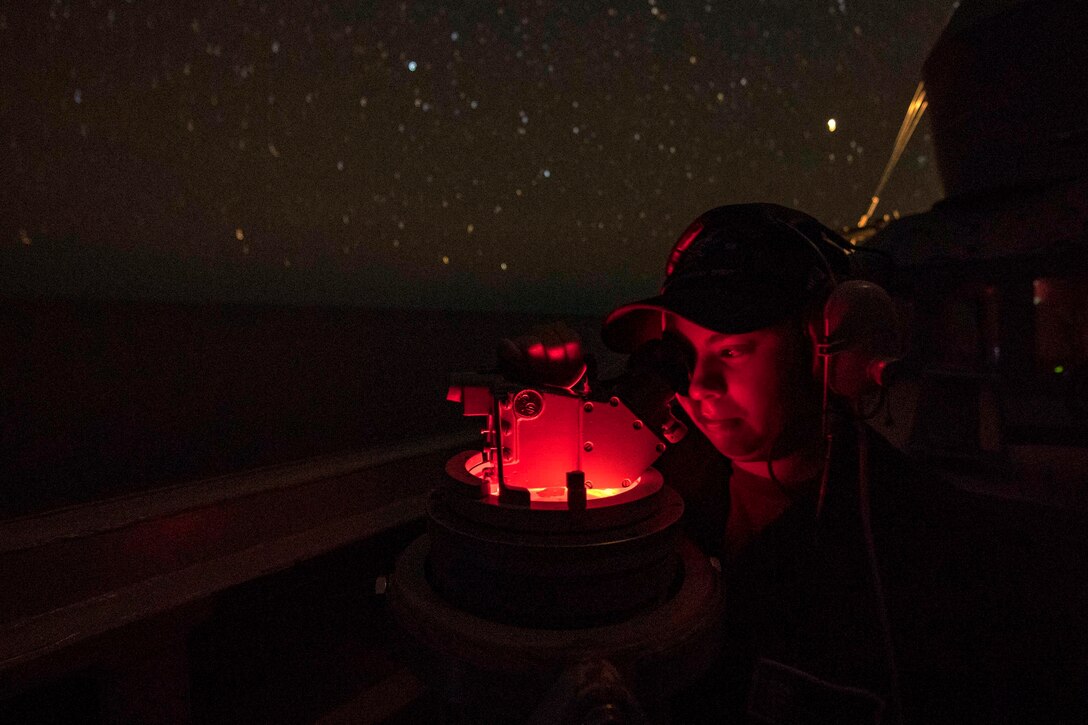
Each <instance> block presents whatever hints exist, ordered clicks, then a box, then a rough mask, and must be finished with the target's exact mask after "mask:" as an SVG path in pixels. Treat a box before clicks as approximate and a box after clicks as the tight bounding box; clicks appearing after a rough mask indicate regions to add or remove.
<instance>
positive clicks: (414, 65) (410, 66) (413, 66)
mask: <svg viewBox="0 0 1088 725" xmlns="http://www.w3.org/2000/svg"><path fill="white" fill-rule="evenodd" d="M418 67H419V64H418V63H416V62H415V61H414V60H410V61H408V71H409V72H411V73H415V72H416V68H418Z"/></svg>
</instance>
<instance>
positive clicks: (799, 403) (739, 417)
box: [666, 315, 819, 461]
mask: <svg viewBox="0 0 1088 725" xmlns="http://www.w3.org/2000/svg"><path fill="white" fill-rule="evenodd" d="M666 329H667V331H669V332H671V333H672V334H673V335H675V336H677V337H678V338H680V341H681V344H683V345H684V346H685V347H686V348H687V352H688V354H689V371H690V374H691V378H690V383H689V386H688V393H687V395H678V396H677V398H678V400H679V402H680V404H681V406H683V408H684V410H685V411H687V413H688V415H689V416H691V419H692V420H693V421H694V422H695V424H696V425H697V426H698V427H699V430H701V431H702V432H703V433H704V434H705V435H706V437H707V438H708V439H709V440H710V442H711V443H713V444H714V447H715V448H717V449H718V450H719V451H720V452H721V453H722V454H723V455H725V456H726V457H728V458H731V459H733V460H736V461H765V460H771V459H772V458H778V457H781V456H783V455H786V454H788V453H789V452H791V451H790V450H788V449H789V448H792V447H794V445H795V442H796V441H795V439H796V438H797V433H798V431H799V430H801V429H802V428H803V429H805V430H810V429H811V424H812V421H813V420H814V419H815V418H817V417H818V411H819V395H818V390H816V389H815V386H814V384H813V379H812V376H811V372H810V369H809V365H808V364H807V361H806V358H807V353H806V352H805V345H804V342H803V339H802V336H801V334H800V332H799V331H798V330H794V329H793V328H792V327H791V326H788V325H781V326H777V327H770V328H765V329H762V330H756V331H754V332H748V333H744V334H739V335H724V334H721V333H718V332H714V331H713V330H708V329H706V328H705V327H701V326H699V325H696V324H695V323H693V322H691V321H689V320H686V319H684V318H682V317H677V316H675V315H669V316H668V319H667V321H666ZM814 414H815V415H814Z"/></svg>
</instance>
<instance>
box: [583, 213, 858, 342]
mask: <svg viewBox="0 0 1088 725" xmlns="http://www.w3.org/2000/svg"><path fill="white" fill-rule="evenodd" d="M849 250H850V245H849V243H848V242H846V241H845V240H844V239H843V238H842V237H840V236H839V235H838V234H836V233H835V232H833V231H831V230H830V229H828V228H827V227H825V226H824V225H823V224H821V223H820V222H818V221H816V220H815V219H813V218H812V217H811V216H809V215H808V214H805V213H804V212H800V211H796V210H794V209H789V208H787V207H784V206H779V205H777V204H731V205H728V206H719V207H717V208H715V209H711V210H710V211H708V212H706V213H704V214H702V215H700V216H699V218H698V219H696V220H695V221H694V222H692V223H691V224H690V225H689V226H688V228H687V229H686V230H685V231H684V233H683V234H681V235H680V238H679V240H677V242H676V245H675V246H674V247H673V250H672V252H671V254H670V255H669V260H668V264H667V265H666V270H665V282H664V284H663V285H662V287H661V293H660V294H659V295H657V296H656V297H650V298H649V299H645V300H640V301H638V302H632V303H630V304H626V305H623V306H622V307H620V308H618V309H616V310H614V311H613V312H612V313H611V314H609V315H608V317H607V318H605V321H604V326H603V328H602V331H601V336H602V338H603V340H604V342H605V344H606V345H607V346H608V347H610V348H611V349H613V350H616V351H617V352H625V353H629V352H633V351H634V350H635V349H636V348H637V347H638V346H639V345H641V344H642V343H644V342H647V341H648V340H652V339H655V338H659V337H661V332H662V321H663V316H664V315H663V313H666V312H671V313H673V314H676V315H679V316H680V317H683V318H685V319H687V320H690V321H691V322H694V323H695V324H697V325H700V326H702V327H705V328H707V329H710V330H714V331H716V332H722V333H729V334H731V333H737V334H739V333H745V332H752V331H753V330H759V329H761V328H764V327H770V326H772V325H775V324H777V323H779V322H782V321H783V320H785V319H786V318H788V317H789V316H790V315H792V314H794V313H796V312H799V311H800V310H802V309H803V308H804V307H805V306H807V305H808V304H810V303H811V302H812V301H813V300H814V299H815V298H816V297H817V295H819V294H821V293H822V292H824V291H826V289H827V288H828V287H829V286H830V285H831V284H833V283H834V281H835V280H837V279H839V278H840V277H842V276H845V275H846V274H847V273H848V271H849V263H848V256H849V254H850V251H849Z"/></svg>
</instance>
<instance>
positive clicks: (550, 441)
mask: <svg viewBox="0 0 1088 725" xmlns="http://www.w3.org/2000/svg"><path fill="white" fill-rule="evenodd" d="M448 397H449V399H450V400H453V401H456V402H460V403H462V404H463V405H464V408H465V415H466V416H481V417H484V418H486V420H487V424H486V427H485V429H484V431H483V433H484V436H485V444H484V447H483V450H482V451H480V452H479V453H478V454H477V455H474V456H469V457H467V458H466V459H465V461H464V471H465V472H467V474H469V476H471V478H465V477H464V476H463V475H460V472H455V471H452V470H451V471H450V473H451V475H454V476H455V477H456V478H458V479H460V480H462V482H464V483H466V484H469V485H477V486H479V489H480V494H479V495H480V497H481V498H483V499H486V500H487V501H488V502H490V503H492V504H494V505H499V504H504V503H511V504H521V505H528V506H529V507H530V508H533V509H567V508H599V507H602V506H613V505H619V504H623V503H628V502H631V501H635V500H638V499H640V498H643V497H644V496H647V495H650V494H652V493H654V492H656V491H657V490H658V489H659V488H660V485H661V482H660V477H659V476H654V475H650V476H647V475H646V473H647V470H648V469H649V466H650V464H651V463H653V461H654V460H655V459H657V457H658V456H660V455H661V453H662V452H664V450H665V448H666V444H667V443H668V442H669V441H670V440H673V441H674V440H677V439H678V437H679V435H682V432H681V430H680V427H679V424H678V423H677V422H676V421H675V419H674V418H672V417H671V415H668V414H667V408H665V406H664V405H663V404H662V405H661V406H659V407H660V410H658V411H657V414H656V415H655V416H654V421H653V422H652V423H648V422H647V421H645V420H643V419H642V418H640V417H639V416H638V415H636V414H635V413H634V412H632V410H631V409H630V408H629V407H628V406H627V405H626V404H625V403H624V402H623V401H622V400H621V399H620V398H619V397H617V396H615V395H610V396H608V397H605V398H601V399H594V398H592V397H591V396H589V395H579V394H576V393H573V392H571V391H570V390H567V389H562V388H548V387H543V386H541V387H527V386H517V385H513V384H511V383H509V382H507V381H505V380H503V379H501V378H498V377H495V376H479V375H477V376H462V377H461V378H460V379H459V380H458V381H457V382H456V383H455V384H454V385H453V386H451V387H450V392H449V396H448Z"/></svg>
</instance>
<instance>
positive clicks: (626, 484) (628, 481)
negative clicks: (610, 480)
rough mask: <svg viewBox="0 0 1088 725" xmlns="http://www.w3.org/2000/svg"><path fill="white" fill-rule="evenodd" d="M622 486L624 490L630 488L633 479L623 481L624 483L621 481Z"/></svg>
mask: <svg viewBox="0 0 1088 725" xmlns="http://www.w3.org/2000/svg"><path fill="white" fill-rule="evenodd" d="M620 485H621V486H623V487H624V488H630V486H631V479H630V478H625V479H623V480H622V481H620Z"/></svg>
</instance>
